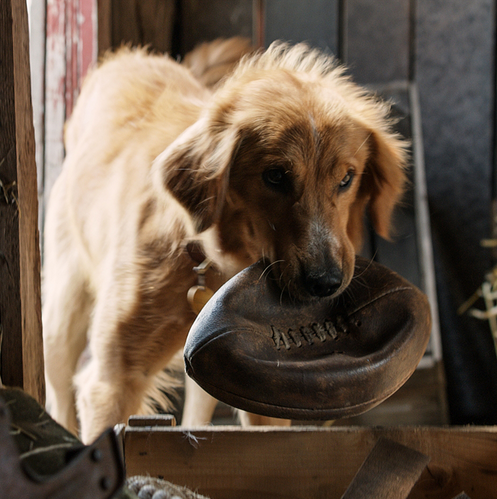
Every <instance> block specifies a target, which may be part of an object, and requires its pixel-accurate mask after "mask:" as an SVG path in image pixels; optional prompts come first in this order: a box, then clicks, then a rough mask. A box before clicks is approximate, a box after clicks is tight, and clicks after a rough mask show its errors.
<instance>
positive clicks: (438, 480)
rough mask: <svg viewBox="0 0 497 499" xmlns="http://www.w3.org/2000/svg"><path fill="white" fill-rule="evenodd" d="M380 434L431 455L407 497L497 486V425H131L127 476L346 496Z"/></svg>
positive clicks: (478, 497) (234, 492) (213, 492)
mask: <svg viewBox="0 0 497 499" xmlns="http://www.w3.org/2000/svg"><path fill="white" fill-rule="evenodd" d="M380 437H384V438H388V439H390V440H393V441H394V442H398V443H400V444H402V445H405V446H408V447H410V448H412V449H414V450H416V451H418V452H421V453H423V454H425V455H427V456H429V457H430V458H431V461H430V463H429V464H428V466H427V469H426V470H425V471H424V472H423V473H422V475H421V478H420V479H419V481H418V482H417V484H416V486H415V487H414V489H413V491H412V492H411V495H410V496H409V499H421V498H426V497H436V498H437V499H452V498H453V497H454V496H455V495H457V494H459V493H460V492H461V491H462V490H467V491H470V493H471V497H472V499H488V498H489V497H493V496H494V495H495V491H496V490H497V461H496V460H495V455H496V454H497V429H496V428H493V427H467V428H434V427H403V428H390V429H381V428H316V427H304V428H295V427H293V428H274V427H260V428H254V429H250V430H247V429H239V428H236V427H211V428H202V429H185V428H181V427H179V428H168V429H154V430H147V429H139V428H127V429H126V432H125V444H124V445H125V458H126V469H127V474H128V476H133V475H146V474H150V476H153V477H160V478H164V479H166V480H169V481H171V482H172V483H177V484H181V485H187V486H188V487H190V488H192V489H194V490H197V491H198V492H199V493H201V494H205V495H208V496H211V497H215V498H216V499H222V498H232V497H237V498H238V499H245V498H246V499H249V498H250V499H253V498H254V497H257V498H260V499H265V498H278V497H281V498H283V497H285V498H286V497H292V498H293V499H301V498H309V497H313V498H314V497H315V498H318V497H323V498H324V497H326V498H328V499H335V498H337V499H338V498H340V497H341V496H342V495H343V493H344V492H345V490H346V489H347V487H348V485H349V484H350V482H351V481H352V479H353V477H354V475H355V474H356V472H357V470H358V469H359V468H360V466H361V464H362V463H363V462H364V460H365V459H366V457H367V455H368V454H369V452H370V451H371V450H372V448H373V447H374V445H375V444H376V442H377V441H378V439H379V438H380Z"/></svg>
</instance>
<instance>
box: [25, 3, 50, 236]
mask: <svg viewBox="0 0 497 499" xmlns="http://www.w3.org/2000/svg"><path fill="white" fill-rule="evenodd" d="M28 15H29V55H30V66H31V96H32V101H33V124H34V130H35V142H36V172H37V177H38V196H39V197H41V196H42V195H43V163H44V154H45V152H44V151H45V145H44V142H43V140H44V135H45V121H44V117H45V23H46V5H45V3H44V2H39V1H37V0H30V1H29V2H28ZM43 211H44V206H43V203H40V204H39V207H38V215H39V216H38V229H39V231H40V233H41V229H42V221H43V218H44V213H43Z"/></svg>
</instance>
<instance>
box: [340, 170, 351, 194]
mask: <svg viewBox="0 0 497 499" xmlns="http://www.w3.org/2000/svg"><path fill="white" fill-rule="evenodd" d="M353 178H354V173H353V172H350V171H349V172H347V175H345V177H343V178H342V181H341V182H340V189H341V190H343V189H347V187H349V186H350V184H351V183H352V179H353Z"/></svg>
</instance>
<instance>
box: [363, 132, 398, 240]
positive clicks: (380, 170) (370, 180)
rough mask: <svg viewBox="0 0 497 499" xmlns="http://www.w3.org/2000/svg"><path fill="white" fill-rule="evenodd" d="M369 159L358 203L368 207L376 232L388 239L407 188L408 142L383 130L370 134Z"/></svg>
mask: <svg viewBox="0 0 497 499" xmlns="http://www.w3.org/2000/svg"><path fill="white" fill-rule="evenodd" d="M368 146H369V156H368V160H367V163H366V169H365V172H364V174H363V175H362V179H361V187H360V196H359V197H360V199H359V200H358V202H359V203H361V202H362V203H363V206H364V205H365V204H366V202H368V203H369V214H370V218H371V222H372V224H373V227H374V229H375V231H376V232H377V233H378V234H379V235H380V236H381V237H383V238H385V239H389V238H390V227H391V219H392V213H393V210H394V208H395V206H396V205H397V204H398V203H399V201H400V200H401V198H402V194H403V193H404V188H405V184H406V173H405V169H406V163H407V142H406V141H405V140H403V139H402V138H400V137H399V136H398V135H396V134H392V133H390V132H387V131H383V130H380V131H378V130H376V131H371V132H370V136H369V139H368Z"/></svg>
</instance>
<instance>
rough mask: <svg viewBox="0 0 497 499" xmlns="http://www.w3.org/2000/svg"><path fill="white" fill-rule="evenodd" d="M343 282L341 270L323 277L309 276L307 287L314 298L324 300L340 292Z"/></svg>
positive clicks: (322, 275) (306, 282)
mask: <svg viewBox="0 0 497 499" xmlns="http://www.w3.org/2000/svg"><path fill="white" fill-rule="evenodd" d="M342 280H343V276H342V273H341V272H340V271H339V270H331V271H329V272H325V273H323V274H321V275H316V274H308V275H307V276H306V279H305V287H306V289H307V291H308V293H309V294H310V295H312V296H318V297H319V298H323V297H325V296H330V295H332V294H333V293H336V292H337V291H338V288H339V287H340V286H341V284H342Z"/></svg>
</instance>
